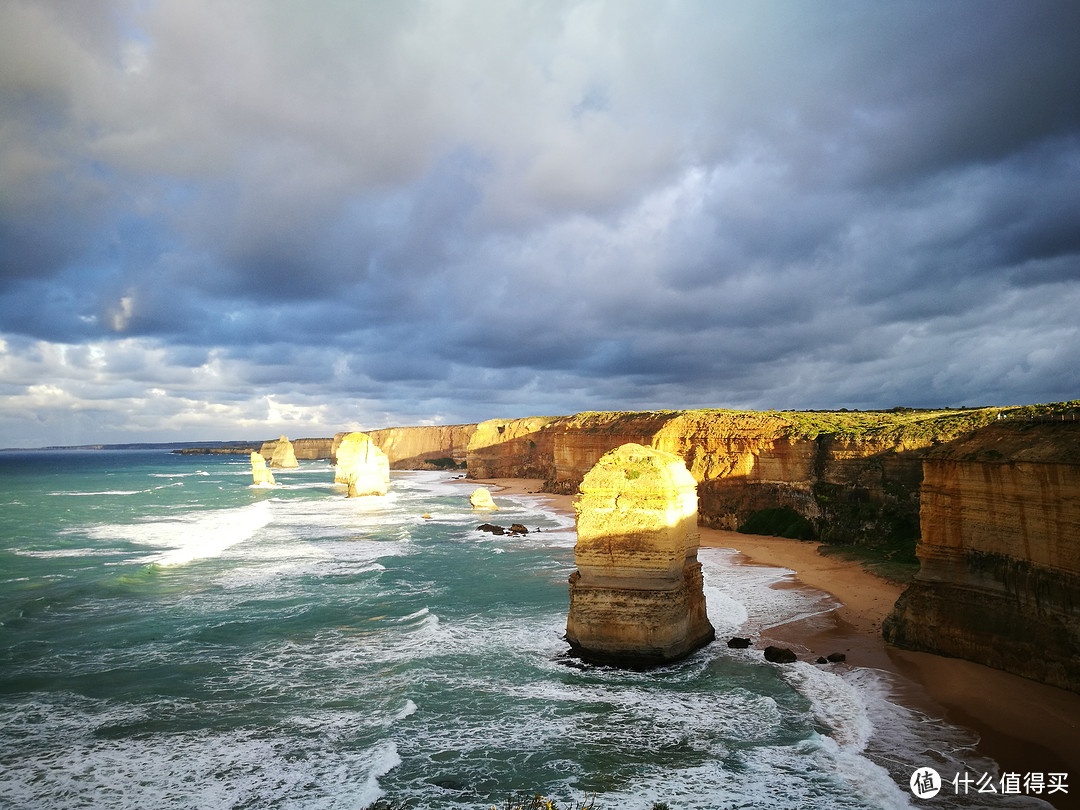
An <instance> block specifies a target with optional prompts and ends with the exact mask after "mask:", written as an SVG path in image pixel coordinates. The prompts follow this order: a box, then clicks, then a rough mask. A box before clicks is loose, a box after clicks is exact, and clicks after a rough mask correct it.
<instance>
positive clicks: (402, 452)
mask: <svg viewBox="0 0 1080 810" xmlns="http://www.w3.org/2000/svg"><path fill="white" fill-rule="evenodd" d="M476 428H477V426H476V425H426V426H421V427H403V428H383V429H382V430H369V431H368V432H367V435H368V436H370V437H371V441H372V442H373V443H374V444H375V446H376V447H378V448H379V449H380V450H382V451H383V452H384V453H386V457H387V458H388V459H389V460H390V467H391V468H392V469H395V470H410V469H416V468H418V467H420V468H422V467H423V466H424V462H425V461H427V460H430V459H437V458H452V459H453V460H454V461H455V462H456V463H457V464H461V463H462V462H464V461H465V460H466V458H467V457H468V449H469V440H470V439H471V438H472V436H473V434H474V433H475V432H476Z"/></svg>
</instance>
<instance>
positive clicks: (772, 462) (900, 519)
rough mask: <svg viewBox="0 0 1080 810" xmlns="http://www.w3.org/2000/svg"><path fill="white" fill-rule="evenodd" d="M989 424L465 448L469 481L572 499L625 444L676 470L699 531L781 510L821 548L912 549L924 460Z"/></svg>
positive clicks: (656, 425) (828, 424)
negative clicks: (516, 482) (525, 482)
mask: <svg viewBox="0 0 1080 810" xmlns="http://www.w3.org/2000/svg"><path fill="white" fill-rule="evenodd" d="M994 415H996V410H992V409H987V411H986V412H985V413H983V412H971V411H967V412H955V418H954V417H953V416H950V415H948V414H946V415H945V416H944V417H943V416H942V414H940V413H935V414H927V415H926V416H925V422H926V423H931V422H932V426H930V427H927V426H925V425H924V424H923V423H921V422H920V419H922V417H920V416H919V415H917V414H916V415H912V414H890V413H873V414H870V413H866V414H847V415H842V416H843V418H839V417H840V416H841V415H837V414H828V413H823V414H789V413H784V412H752V411H721V410H697V411H653V412H639V413H633V412H630V413H620V412H592V413H580V414H576V415H574V416H560V417H530V418H528V419H509V420H506V419H503V420H489V421H487V422H482V423H480V424H479V425H477V429H476V432H475V433H474V434H473V437H472V439H471V440H470V442H469V451H468V468H469V476H470V477H472V478H489V477H491V478H499V477H501V478H540V479H543V480H544V487H543V488H544V489H545V490H546V491H548V492H560V493H573V492H575V491H576V490H577V486H578V484H580V482H581V480H582V478H583V476H584V475H585V473H586V472H587V471H588V470H589V469H590V468H591V467H592V465H593V464H595V463H596V462H597V461H598V460H599V459H600V457H601V456H602V455H603V454H604V453H606V452H607V451H609V450H611V449H613V448H615V447H618V446H620V445H622V444H625V443H627V442H633V443H636V444H642V445H645V446H650V447H654V448H656V449H658V450H664V451H666V452H670V453H674V454H676V455H678V456H679V457H680V458H682V459H683V461H684V462H685V463H686V466H687V468H688V469H689V470H690V473H691V474H692V475H693V476H694V479H695V480H696V481H697V482H698V496H699V503H698V508H699V510H700V517H701V522H702V524H704V525H707V526H711V527H714V528H722V529H736V528H738V527H740V526H741V525H742V524H743V523H744V522H745V521H746V519H747V518H748V517H749V516H750V515H752V514H753V513H755V512H757V511H758V510H762V509H773V508H776V507H789V508H790V509H793V510H794V511H796V512H797V513H798V514H799V515H801V516H803V517H804V518H806V519H807V520H808V521H809V522H810V523H811V524H812V526H813V528H814V530H815V533H816V536H817V537H818V538H819V539H823V540H828V541H834V542H860V541H870V542H875V541H878V540H881V539H909V540H911V539H914V538H915V537H916V536H917V533H918V507H919V500H918V499H919V484H920V482H921V480H922V464H921V459H922V454H923V453H924V452H925V451H926V450H927V449H929V448H930V447H931V446H933V445H934V444H935V443H937V442H940V441H944V440H948V439H952V438H954V437H955V436H956V435H958V434H959V433H961V432H963V430H966V429H970V427H960V425H969V423H971V422H973V421H974V422H978V421H979V420H980V419H981V420H984V421H987V422H988V421H990V420H991V419H992V418H993V416H994ZM815 420H817V421H819V422H820V425H817V426H815V424H814V423H815ZM833 423H835V424H833ZM852 423H854V424H855V425H857V426H859V429H852V427H851V425H852Z"/></svg>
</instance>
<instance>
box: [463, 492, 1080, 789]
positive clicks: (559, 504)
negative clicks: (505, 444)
mask: <svg viewBox="0 0 1080 810" xmlns="http://www.w3.org/2000/svg"><path fill="white" fill-rule="evenodd" d="M459 480H460V479H459ZM462 483H466V484H469V485H472V486H487V487H491V488H492V489H493V494H495V495H500V494H501V495H528V496H530V497H534V498H537V499H539V500H542V501H545V502H546V503H547V505H548V506H550V507H551V508H553V509H555V510H556V511H558V512H561V513H563V514H567V515H569V516H573V515H574V509H573V496H571V495H556V494H552V493H548V492H540V491H539V490H540V486H541V483H542V482H541V481H539V480H536V479H516V478H515V479H504V478H498V479H487V480H475V479H468V480H467V481H462ZM699 531H700V533H701V547H702V548H725V549H735V550H736V551H737V552H738V559H739V562H740V564H743V565H765V566H770V567H776V568H784V569H787V570H790V571H793V572H794V573H793V575H792V576H791V582H790V583H789V584H785V585H782V586H781V587H793V588H809V589H812V590H815V591H824V592H825V593H828V594H830V595H831V596H833V597H834V598H835V599H836V600H837V601H839V602H840V603H841V605H840V607H838V608H837V609H836V610H831V611H829V612H827V613H824V614H819V615H816V616H811V617H809V618H804V619H796V620H793V621H790V622H787V623H785V624H781V625H778V626H776V627H772V628H769V629H767V630H761V631H757V632H752V633H751V635H753V636H754V637H755V640H756V642H757V643H756V644H755V646H758V647H761V646H764V644H766V643H775V644H777V645H779V646H785V647H790V648H792V649H793V650H794V651H795V652H796V654H798V655H799V658H800V659H801V660H809V661H813V660H814V659H815V658H817V656H819V655H828V654H829V653H832V652H841V653H844V654H845V655H846V656H847V661H846V664H843V665H841V666H844V665H846V666H854V667H865V668H870V669H876V670H880V671H883V672H885V673H887V674H888V676H889V678H888V680H889V682H890V684H891V687H892V694H893V698H894V699H895V700H896V701H897V702H898V703H900V704H901V705H903V706H906V707H908V708H910V709H914V710H916V711H918V712H921V713H923V714H925V715H927V716H929V717H932V718H938V719H943V720H945V722H947V723H949V724H950V725H954V726H959V727H961V728H964V729H968V730H970V731H971V732H973V733H974V735H975V736H977V738H978V742H977V743H976V744H975V746H974V750H975V751H976V752H977V753H978V754H980V755H981V756H983V757H986V758H989V759H992V760H994V761H995V762H996V763H997V764H998V766H999V768H1000V771H1001V773H1007V772H1008V773H1019V774H1021V776H1023V775H1024V774H1026V773H1030V772H1039V773H1051V772H1059V773H1060V772H1064V773H1067V774H1068V778H1067V779H1066V782H1067V784H1068V785H1069V793H1068V794H1062V793H1057V794H1055V795H1054V796H1052V797H1050V796H1046V795H1045V794H1044V795H1043V796H1041V797H1038V798H1042V799H1043V800H1044V801H1047V802H1048V803H1050V804H1051V805H1052V806H1053V807H1055V808H1059V810H1064V809H1065V808H1073V807H1076V808H1080V695H1078V694H1075V693H1072V692H1069V691H1066V690H1064V689H1059V688H1057V687H1053V686H1047V685H1046V684H1041V683H1038V682H1037V681H1032V680H1029V679H1027V678H1022V677H1020V676H1018V675H1013V674H1011V673H1008V672H1004V671H1002V670H997V669H991V668H990V667H986V666H983V665H981V664H976V663H973V662H970V661H965V660H962V659H959V658H948V657H945V656H940V655H934V654H931V653H924V652H913V651H910V650H901V649H899V648H896V647H892V646H889V645H887V644H886V643H885V640H884V639H883V638H882V636H881V623H882V621H883V620H884V619H885V617H886V616H888V614H889V612H890V611H891V610H892V607H893V604H894V603H895V602H896V599H897V598H898V597H899V596H900V593H901V592H902V591H903V590H904V586H901V585H898V584H896V583H893V582H890V581H888V580H885V579H883V578H881V577H879V576H877V575H876V574H873V573H871V572H870V571H868V570H867V569H865V568H864V567H863V566H862V565H861V564H859V563H858V562H853V561H848V560H842V559H839V558H836V557H826V556H822V555H821V554H819V553H818V546H819V545H820V544H819V543H815V542H805V541H800V540H789V539H786V538H781V537H766V536H762V535H751V534H740V533H738V532H732V531H724V530H721V529H710V528H707V527H704V526H702V527H699ZM722 642H723V640H722V639H719V638H718V639H717V642H714V643H722ZM920 764H921V763H913V767H916V766H918V765H920ZM943 776H945V777H946V778H950V777H949V776H948V775H943Z"/></svg>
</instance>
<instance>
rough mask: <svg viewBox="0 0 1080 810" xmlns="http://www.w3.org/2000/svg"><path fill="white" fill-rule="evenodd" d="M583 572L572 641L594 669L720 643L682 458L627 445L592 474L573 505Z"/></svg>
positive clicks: (691, 485) (648, 661)
mask: <svg viewBox="0 0 1080 810" xmlns="http://www.w3.org/2000/svg"><path fill="white" fill-rule="evenodd" d="M574 509H575V511H576V513H577V535H578V539H577V545H576V546H575V547H574V561H575V563H576V564H577V569H578V570H577V571H575V572H574V573H573V574H572V575H571V577H570V614H569V617H568V619H567V622H566V639H567V641H569V642H570V646H571V647H572V648H573V650H574V652H575V653H576V654H577V655H579V656H580V657H581V658H583V659H585V660H588V661H592V662H594V663H604V664H615V665H618V666H632V667H648V666H656V665H660V664H664V663H667V662H670V661H675V660H677V659H679V658H683V657H685V656H687V655H689V654H690V653H691V652H693V651H694V650H696V649H698V648H699V647H703V646H704V645H706V644H708V643H709V642H710V641H712V640H713V638H714V637H715V632H714V630H713V627H712V625H711V624H710V623H709V619H708V616H707V615H706V611H705V596H704V593H703V588H702V577H701V564H700V563H699V562H698V560H697V549H698V545H699V542H700V538H699V534H698V528H697V491H696V487H695V482H694V479H693V477H692V476H691V475H690V473H689V472H688V471H687V469H686V465H685V464H684V463H683V462H682V460H681V459H680V458H679V457H678V456H674V455H672V454H670V453H665V452H663V451H660V450H654V449H652V448H649V447H643V446H642V445H639V444H624V445H622V446H621V447H619V448H616V449H615V450H612V451H610V452H608V453H606V454H605V455H604V456H603V457H601V459H600V460H599V461H598V462H597V463H596V465H595V466H594V467H593V468H592V469H591V470H590V471H589V472H588V473H587V474H586V475H585V478H584V480H583V481H582V483H581V487H580V490H579V494H578V496H577V498H576V499H575V502H574Z"/></svg>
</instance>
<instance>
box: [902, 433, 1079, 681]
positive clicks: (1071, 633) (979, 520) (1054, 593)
mask: <svg viewBox="0 0 1080 810" xmlns="http://www.w3.org/2000/svg"><path fill="white" fill-rule="evenodd" d="M923 470H924V473H923V486H922V508H921V513H920V517H921V528H922V538H921V540H920V542H919V545H918V548H917V554H918V556H919V559H920V561H921V563H922V567H921V570H920V571H919V574H918V575H917V576H916V578H915V581H914V582H913V583H912V585H911V586H910V587H909V588H908V590H907V591H905V592H904V594H903V595H902V596H901V597H900V599H899V601H898V602H897V604H896V608H895V610H894V611H893V614H892V615H891V616H890V617H889V619H888V621H887V622H886V623H885V626H884V632H885V637H886V639H887V640H888V641H890V642H892V643H893V644H896V645H898V646H901V647H907V648H910V649H918V650H926V651H930V652H935V653H942V654H945V655H952V656H957V657H960V658H967V659H970V660H972V661H977V662H979V663H983V664H987V665H989V666H992V667H996V668H999V669H1004V670H1008V671H1010V672H1014V673H1017V674H1019V675H1024V676H1027V677H1030V678H1034V679H1036V680H1040V681H1044V682H1046V683H1051V684H1054V685H1056V686H1060V687H1063V688H1066V689H1071V690H1073V691H1080V422H1058V423H1053V422H1030V421H1021V420H1015V421H1013V420H1008V419H1006V420H1002V421H1001V422H998V423H995V424H994V425H992V426H990V427H987V428H984V429H982V430H980V431H976V432H974V433H972V434H969V435H967V436H965V437H963V438H961V439H958V440H957V441H954V442H952V443H949V444H947V445H943V446H941V447H939V448H937V449H935V450H933V451H931V452H930V453H928V454H927V456H926V458H925V459H924V460H923Z"/></svg>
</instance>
